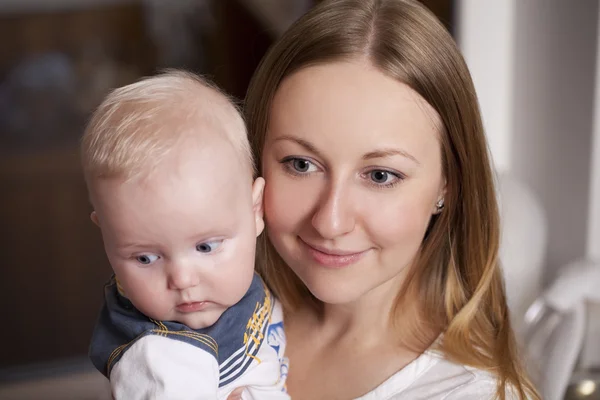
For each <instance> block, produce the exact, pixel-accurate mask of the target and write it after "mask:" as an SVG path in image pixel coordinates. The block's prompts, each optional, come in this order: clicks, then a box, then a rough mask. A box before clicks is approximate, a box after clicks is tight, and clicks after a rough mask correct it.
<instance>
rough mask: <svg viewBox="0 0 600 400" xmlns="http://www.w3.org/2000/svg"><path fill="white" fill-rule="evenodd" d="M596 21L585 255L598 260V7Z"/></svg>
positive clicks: (599, 223) (599, 172) (599, 183)
mask: <svg viewBox="0 0 600 400" xmlns="http://www.w3.org/2000/svg"><path fill="white" fill-rule="evenodd" d="M598 21H599V22H598V30H597V31H596V46H597V47H596V82H595V83H596V84H595V91H596V92H595V98H594V122H593V129H592V134H593V137H592V147H591V149H592V150H591V157H592V160H591V162H590V173H591V177H590V197H589V219H588V232H587V234H588V240H587V255H588V257H589V258H590V259H592V260H597V261H600V9H599V10H598Z"/></svg>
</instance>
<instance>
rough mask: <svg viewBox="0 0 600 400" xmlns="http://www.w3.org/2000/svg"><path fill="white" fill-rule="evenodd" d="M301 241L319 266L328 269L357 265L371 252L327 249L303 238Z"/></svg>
mask: <svg viewBox="0 0 600 400" xmlns="http://www.w3.org/2000/svg"><path fill="white" fill-rule="evenodd" d="M299 239H300V242H301V244H302V246H303V247H304V248H305V249H306V251H307V252H308V254H309V255H310V256H311V258H312V259H313V260H314V261H316V262H317V263H318V264H320V265H322V266H324V267H328V268H344V267H347V266H349V265H352V264H355V263H356V262H358V261H359V260H360V259H361V258H362V257H363V256H364V255H365V254H366V253H367V252H368V251H369V249H367V250H359V251H356V250H346V249H336V248H327V247H323V246H318V245H314V244H309V243H307V242H305V241H304V240H302V238H299Z"/></svg>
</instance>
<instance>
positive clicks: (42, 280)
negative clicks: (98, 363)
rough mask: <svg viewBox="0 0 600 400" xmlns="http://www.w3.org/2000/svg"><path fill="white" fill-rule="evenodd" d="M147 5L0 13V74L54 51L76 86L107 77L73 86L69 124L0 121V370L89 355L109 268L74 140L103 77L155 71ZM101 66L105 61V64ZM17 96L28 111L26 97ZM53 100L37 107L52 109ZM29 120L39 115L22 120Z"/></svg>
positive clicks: (121, 78)
mask: <svg viewBox="0 0 600 400" xmlns="http://www.w3.org/2000/svg"><path fill="white" fill-rule="evenodd" d="M143 11H144V10H143V8H142V5H141V3H139V2H127V4H121V5H109V6H103V7H99V8H77V9H74V10H66V11H56V12H52V13H37V14H36V13H28V14H14V15H0V35H2V37H3V38H4V39H3V40H2V41H1V43H0V83H2V80H3V79H5V78H6V77H7V74H8V73H9V71H19V68H14V65H15V63H18V62H20V61H21V60H23V59H30V58H31V57H35V56H37V55H40V54H53V53H60V54H61V55H64V56H65V57H67V58H68V59H69V60H70V61H71V64H70V65H72V66H73V68H71V69H69V71H73V73H74V74H77V76H76V77H75V78H76V82H78V85H79V86H77V90H79V89H80V88H81V85H86V84H88V83H90V82H92V80H93V79H96V78H97V77H98V76H100V75H102V74H104V75H102V76H104V77H105V78H104V81H103V82H100V83H102V85H104V86H102V85H98V84H95V83H94V84H91V85H90V86H91V87H90V88H89V91H87V92H85V93H84V95H81V96H79V93H78V94H77V95H74V98H73V99H72V101H71V102H72V103H73V107H74V108H75V109H77V108H79V112H80V113H81V118H79V119H77V120H74V122H73V123H67V124H64V125H65V126H63V125H62V124H61V126H60V127H57V126H48V127H46V126H45V125H44V124H43V123H38V124H37V125H36V124H33V125H32V124H29V125H28V126H29V127H30V128H31V126H34V127H35V129H33V131H34V132H33V133H32V134H31V136H30V137H28V138H27V140H25V139H22V138H19V135H20V133H24V132H28V131H25V130H23V131H18V132H17V133H15V132H12V131H10V133H9V131H8V130H7V129H5V130H0V188H1V189H0V191H1V193H2V195H1V196H0V233H1V238H2V240H1V241H0V254H2V260H1V261H0V265H1V266H2V269H1V276H0V318H1V319H2V320H3V321H4V323H5V326H6V327H5V329H2V332H1V333H0V342H1V343H2V344H3V345H2V346H0V369H2V368H9V367H15V366H20V365H24V364H30V363H39V362H45V361H50V360H56V359H64V358H70V357H79V356H83V357H85V356H86V355H87V349H88V344H89V339H90V336H91V331H92V327H93V324H94V322H95V320H96V318H97V315H98V312H99V309H100V306H101V302H102V296H103V285H104V283H105V282H106V281H107V280H108V279H109V278H110V275H111V270H110V267H109V264H108V261H107V260H106V257H105V255H104V251H103V246H102V241H101V237H100V233H99V231H98V229H97V228H96V227H95V226H94V225H93V224H92V222H91V221H90V219H89V214H90V212H91V207H90V205H89V202H88V198H87V193H86V188H85V184H84V181H83V176H82V172H81V168H80V162H79V155H78V139H79V137H80V135H81V133H82V130H83V122H84V120H85V118H87V113H89V111H91V109H92V108H93V107H95V106H96V105H97V103H98V102H99V100H100V98H101V97H102V96H103V95H104V94H105V91H106V90H108V87H106V86H107V85H114V86H118V85H120V84H125V83H129V82H130V81H132V80H133V79H135V78H137V77H139V75H141V74H146V73H150V72H152V71H153V69H154V64H153V50H152V45H151V43H149V42H148V39H147V35H146V32H145V26H144V24H145V22H144V14H143ZM99 51H103V53H102V54H101V55H99ZM101 65H103V66H107V67H106V68H104V69H103V70H102V71H99V70H100V66H101ZM129 66H130V67H131V68H129ZM38 70H39V71H43V68H40V69H38ZM107 71H108V72H110V73H109V74H107V73H106V72H107ZM107 75H110V76H108V78H106V76H107ZM34 76H35V75H34ZM24 82H25V83H27V80H24ZM94 85H95V86H94ZM19 88H20V87H19ZM19 90H20V89H15V90H14V92H15V93H21V92H20V91H19ZM32 93H34V95H35V91H34V90H32ZM32 97H33V96H32ZM19 98H20V99H21V101H22V104H23V107H22V108H21V110H25V112H27V110H28V107H27V105H28V104H29V103H28V98H25V99H24V100H23V97H22V96H21V97H19ZM49 99H50V100H48V99H46V100H45V102H44V101H42V102H41V105H39V104H38V105H36V107H35V109H41V110H42V111H44V109H45V110H46V114H48V112H50V113H52V107H51V106H52V97H51V96H50V97H49ZM8 114H9V115H10V113H8ZM32 119H33V120H35V119H37V118H33V117H31V116H29V118H25V119H24V120H25V121H30V122H31V121H32ZM58 119H59V120H60V117H59V118H58ZM54 120H56V118H54ZM38 128H39V129H38ZM45 128H47V129H45ZM29 130H32V129H29ZM41 131H43V132H41ZM10 135H12V136H10ZM23 136H26V135H24V134H23ZM11 138H16V139H18V140H20V141H19V142H18V143H17V144H15V142H14V141H12V139H11ZM9 139H11V140H9ZM0 378H1V376H0Z"/></svg>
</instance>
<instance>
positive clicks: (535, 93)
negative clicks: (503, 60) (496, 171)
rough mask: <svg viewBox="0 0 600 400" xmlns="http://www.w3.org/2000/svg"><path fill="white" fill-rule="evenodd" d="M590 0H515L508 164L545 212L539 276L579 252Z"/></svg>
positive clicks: (589, 88)
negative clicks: (544, 248) (544, 242)
mask: <svg viewBox="0 0 600 400" xmlns="http://www.w3.org/2000/svg"><path fill="white" fill-rule="evenodd" d="M597 23H598V2H597V1H564V0H528V1H520V2H518V3H517V8H516V24H515V26H516V33H515V36H516V46H515V54H516V57H515V60H517V63H516V64H515V67H516V68H515V74H514V78H515V82H514V84H515V91H514V99H513V106H514V108H515V114H514V122H513V132H512V137H513V139H512V142H511V149H510V152H511V156H512V163H511V170H512V171H513V172H514V173H515V174H516V175H517V176H519V177H521V178H522V179H524V181H525V182H526V183H527V184H529V185H530V187H532V188H533V190H534V191H535V193H536V194H537V195H538V197H539V198H540V200H541V202H542V204H543V206H544V208H545V211H546V215H547V219H548V228H549V232H548V234H549V235H548V251H547V263H548V265H547V266H548V268H549V270H548V272H549V274H547V278H551V277H552V276H553V275H554V273H555V272H556V271H557V269H558V268H560V267H561V266H562V265H564V264H566V263H568V262H570V261H573V260H574V259H576V258H580V257H583V256H585V251H586V250H585V248H586V242H587V219H588V202H589V190H590V189H589V185H590V176H591V175H590V159H591V158H590V157H591V154H590V149H591V138H592V135H591V133H592V121H593V118H594V115H593V101H594V84H593V83H594V81H595V70H596V68H595V62H596V47H597V45H596V30H597V29H596V26H597Z"/></svg>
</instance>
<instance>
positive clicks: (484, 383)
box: [292, 350, 517, 400]
mask: <svg viewBox="0 0 600 400" xmlns="http://www.w3.org/2000/svg"><path fill="white" fill-rule="evenodd" d="M292 368H293V366H292ZM497 383H498V381H497V379H496V377H495V376H494V375H492V374H491V373H489V372H486V371H483V370H478V369H475V368H471V367H467V366H464V365H461V364H455V363H453V362H451V361H448V360H446V359H445V358H444V357H443V356H442V355H440V354H439V353H436V352H434V351H432V350H428V351H426V352H425V353H423V354H422V355H421V356H419V357H418V358H417V359H415V360H414V361H413V362H411V363H410V364H408V365H407V366H406V367H404V368H403V369H402V370H400V371H398V372H397V373H395V374H394V375H392V376H391V377H390V378H389V379H387V380H386V381H385V382H383V383H382V384H381V385H379V386H378V387H377V388H375V390H373V391H371V392H369V393H367V394H366V395H364V396H361V397H359V398H358V399H356V400H396V399H410V400H488V399H489V400H491V399H495V396H496V386H497ZM512 399H517V397H516V396H513V395H511V393H509V391H507V393H506V400H512Z"/></svg>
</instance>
